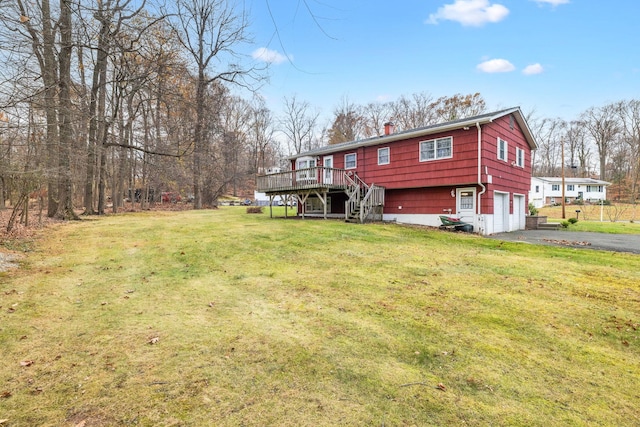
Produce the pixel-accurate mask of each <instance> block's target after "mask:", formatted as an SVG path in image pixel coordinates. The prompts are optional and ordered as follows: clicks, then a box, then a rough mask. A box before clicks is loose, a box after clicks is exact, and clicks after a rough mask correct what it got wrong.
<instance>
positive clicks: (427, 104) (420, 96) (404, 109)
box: [391, 92, 438, 130]
mask: <svg viewBox="0 0 640 427" xmlns="http://www.w3.org/2000/svg"><path fill="white" fill-rule="evenodd" d="M391 109H392V113H391V114H392V116H393V122H394V123H395V125H396V128H397V129H398V130H408V129H415V128H419V127H422V126H426V125H428V124H432V123H435V122H436V121H437V117H438V114H437V112H436V111H435V109H434V99H433V96H432V95H431V94H428V93H426V92H421V93H416V94H413V95H411V97H407V96H405V95H402V96H401V97H400V98H399V99H398V100H396V101H395V102H393V103H392V104H391Z"/></svg>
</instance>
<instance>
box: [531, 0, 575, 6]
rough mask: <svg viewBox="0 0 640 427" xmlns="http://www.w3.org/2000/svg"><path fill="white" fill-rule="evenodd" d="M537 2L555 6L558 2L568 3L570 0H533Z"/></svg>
mask: <svg viewBox="0 0 640 427" xmlns="http://www.w3.org/2000/svg"><path fill="white" fill-rule="evenodd" d="M533 1H535V2H536V3H538V4H550V5H551V6H553V7H556V6H558V5H560V4H568V3H570V0H533Z"/></svg>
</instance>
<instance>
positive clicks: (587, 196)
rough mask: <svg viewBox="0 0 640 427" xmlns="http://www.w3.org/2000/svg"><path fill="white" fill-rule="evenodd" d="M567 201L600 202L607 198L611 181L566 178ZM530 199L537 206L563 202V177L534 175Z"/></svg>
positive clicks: (565, 191) (565, 194)
mask: <svg viewBox="0 0 640 427" xmlns="http://www.w3.org/2000/svg"><path fill="white" fill-rule="evenodd" d="M564 185H565V189H564V197H565V203H574V202H575V201H576V200H581V201H583V202H599V201H600V200H607V186H608V185H611V183H610V182H606V181H600V180H598V179H593V178H565V179H564ZM529 201H530V202H531V203H533V205H534V206H535V207H536V208H541V207H543V206H552V205H556V204H561V203H562V178H556V177H532V178H531V189H530V190H529Z"/></svg>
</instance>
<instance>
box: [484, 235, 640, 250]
mask: <svg viewBox="0 0 640 427" xmlns="http://www.w3.org/2000/svg"><path fill="white" fill-rule="evenodd" d="M488 237H489V238H491V239H497V240H506V241H511V242H523V243H532V244H537V245H550V246H565V247H571V248H579V249H599V250H603V251H612V252H630V253H634V254H640V235H638V234H607V233H592V232H577V231H564V230H520V231H512V232H509V233H498V234H494V235H491V236H488Z"/></svg>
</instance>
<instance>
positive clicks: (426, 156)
mask: <svg viewBox="0 0 640 427" xmlns="http://www.w3.org/2000/svg"><path fill="white" fill-rule="evenodd" d="M451 157H453V138H452V137H450V136H448V137H446V138H438V139H431V140H429V141H421V142H420V161H421V162H425V161H427V160H438V159H448V158H451Z"/></svg>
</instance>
